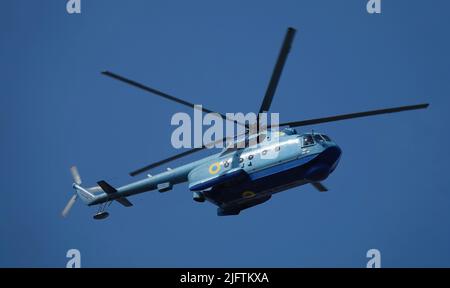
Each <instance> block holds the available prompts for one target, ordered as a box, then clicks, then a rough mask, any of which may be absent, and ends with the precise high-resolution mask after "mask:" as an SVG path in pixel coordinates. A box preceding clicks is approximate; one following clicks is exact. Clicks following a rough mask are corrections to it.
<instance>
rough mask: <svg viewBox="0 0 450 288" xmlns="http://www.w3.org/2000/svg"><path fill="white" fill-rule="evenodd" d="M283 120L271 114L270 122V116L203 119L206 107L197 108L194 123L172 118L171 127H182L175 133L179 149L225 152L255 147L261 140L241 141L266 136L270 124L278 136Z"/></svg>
mask: <svg viewBox="0 0 450 288" xmlns="http://www.w3.org/2000/svg"><path fill="white" fill-rule="evenodd" d="M224 118H225V119H224ZM279 119H280V116H279V114H278V113H270V119H269V114H268V113H259V114H256V113H247V114H244V113H226V114H225V115H224V117H222V115H220V114H218V113H207V114H205V115H204V116H203V109H202V105H195V106H194V119H192V118H191V116H190V115H189V114H187V113H184V112H179V113H175V114H174V115H173V116H172V119H171V121H170V124H171V125H172V126H178V127H177V128H176V129H175V130H174V131H173V132H172V136H171V143H172V146H173V147H174V148H176V149H180V148H202V147H204V146H205V147H207V148H224V147H225V146H226V147H229V145H235V147H236V148H245V147H251V146H255V145H257V144H258V140H261V137H256V136H255V137H250V138H247V140H245V141H240V140H239V137H241V136H244V135H246V134H247V135H261V134H265V133H266V131H267V127H268V121H269V120H270V131H271V134H273V133H276V132H277V131H278V126H279ZM257 123H258V125H256V124H257ZM204 125H205V126H208V128H207V129H206V131H203V126H204ZM224 130H225V133H224ZM244 138H245V137H244ZM222 139H226V140H225V141H222ZM274 140H275V139H274Z"/></svg>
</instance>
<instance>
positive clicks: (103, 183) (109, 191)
mask: <svg viewBox="0 0 450 288" xmlns="http://www.w3.org/2000/svg"><path fill="white" fill-rule="evenodd" d="M97 184H98V186H100V187H101V188H102V190H103V191H105V193H106V194H108V195H109V196H110V197H111V198H112V199H113V200H116V201H117V202H119V203H120V204H122V205H123V206H125V207H130V206H133V204H132V203H131V202H130V201H128V199H127V198H125V197H117V198H114V194H116V193H117V189H116V188H114V187H112V186H111V185H109V184H108V183H107V182H106V181H103V180H102V181H98V182H97ZM117 196H119V195H117Z"/></svg>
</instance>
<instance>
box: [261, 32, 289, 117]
mask: <svg viewBox="0 0 450 288" xmlns="http://www.w3.org/2000/svg"><path fill="white" fill-rule="evenodd" d="M295 31H296V30H295V29H294V28H291V27H289V28H288V30H287V32H286V36H285V38H284V42H283V46H281V50H280V54H279V55H278V60H277V63H276V64H275V67H274V69H273V72H272V77H271V78H270V82H269V86H268V87H267V90H266V95H265V96H264V99H263V102H262V104H261V108H259V113H263V112H267V111H269V108H270V104H272V99H273V96H274V95H275V91H276V89H277V86H278V82H279V81H280V77H281V73H282V72H283V67H284V64H285V63H286V59H287V56H288V54H289V51H290V49H291V44H292V41H293V40H294V36H295Z"/></svg>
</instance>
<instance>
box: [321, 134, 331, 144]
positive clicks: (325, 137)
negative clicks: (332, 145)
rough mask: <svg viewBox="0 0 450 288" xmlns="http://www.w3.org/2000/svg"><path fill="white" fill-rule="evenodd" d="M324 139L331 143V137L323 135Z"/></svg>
mask: <svg viewBox="0 0 450 288" xmlns="http://www.w3.org/2000/svg"><path fill="white" fill-rule="evenodd" d="M322 137H323V139H325V141H327V142H331V139H330V137H328V136H327V135H324V134H322Z"/></svg>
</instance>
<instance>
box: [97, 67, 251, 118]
mask: <svg viewBox="0 0 450 288" xmlns="http://www.w3.org/2000/svg"><path fill="white" fill-rule="evenodd" d="M102 74H103V75H105V76H108V77H111V78H113V79H116V80H119V81H121V82H124V83H127V84H129V85H131V86H134V87H137V88H139V89H142V90H144V91H147V92H150V93H153V94H155V95H158V96H161V97H163V98H166V99H168V100H171V101H174V102H176V103H179V104H182V105H184V106H187V107H190V108H193V109H194V108H195V105H194V104H193V103H191V102H188V101H185V100H183V99H180V98H177V97H175V96H172V95H169V94H167V93H164V92H161V91H159V90H156V89H154V88H151V87H148V86H146V85H144V84H141V83H139V82H136V81H133V80H130V79H128V78H125V77H123V76H120V75H118V74H115V73H113V72H110V71H103V72H102ZM202 109H203V112H207V113H217V114H218V115H220V117H221V118H222V119H224V120H229V121H233V122H235V123H237V124H239V125H243V126H245V124H242V123H239V122H237V121H234V120H232V119H228V118H227V116H225V115H223V114H221V113H218V112H215V111H212V110H211V109H208V108H205V107H203V106H202Z"/></svg>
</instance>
